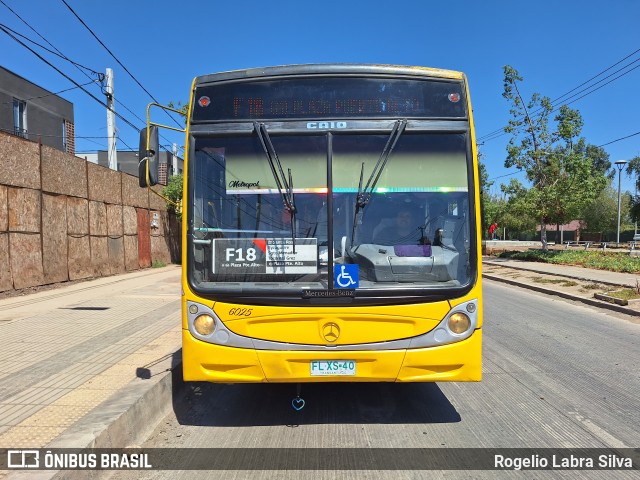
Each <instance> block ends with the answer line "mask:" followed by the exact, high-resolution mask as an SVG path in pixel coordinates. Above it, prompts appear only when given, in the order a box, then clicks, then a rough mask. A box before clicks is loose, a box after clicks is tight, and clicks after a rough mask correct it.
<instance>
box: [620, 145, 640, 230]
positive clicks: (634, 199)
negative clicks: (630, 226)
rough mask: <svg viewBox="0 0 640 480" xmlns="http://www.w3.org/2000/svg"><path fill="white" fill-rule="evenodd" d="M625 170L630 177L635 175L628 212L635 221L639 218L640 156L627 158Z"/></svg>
mask: <svg viewBox="0 0 640 480" xmlns="http://www.w3.org/2000/svg"><path fill="white" fill-rule="evenodd" d="M626 172H627V175H629V176H630V177H635V184H636V191H635V194H634V195H632V196H631V201H630V203H629V214H630V215H631V220H632V221H634V222H637V221H638V220H640V196H639V195H638V191H640V156H636V157H633V158H632V159H631V160H629V163H627V168H626ZM613 174H614V175H615V171H613Z"/></svg>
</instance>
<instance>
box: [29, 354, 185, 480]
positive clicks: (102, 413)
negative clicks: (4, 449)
mask: <svg viewBox="0 0 640 480" xmlns="http://www.w3.org/2000/svg"><path fill="white" fill-rule="evenodd" d="M158 366H160V367H166V368H164V370H162V371H161V372H160V373H157V374H155V375H152V376H151V378H148V377H147V376H146V375H145V374H144V373H145V372H143V374H142V375H140V376H139V378H137V379H136V380H133V381H132V382H131V383H129V384H128V385H127V386H126V387H124V388H123V389H121V390H119V391H118V392H116V393H114V394H113V395H112V396H111V397H109V398H108V399H107V400H105V401H104V402H103V403H101V404H100V405H98V406H97V407H96V408H94V409H93V410H92V411H90V412H89V413H88V414H87V415H85V416H84V417H83V418H81V419H80V420H79V421H78V422H77V423H75V424H74V425H72V426H71V427H70V428H69V429H67V430H66V431H65V432H64V433H62V434H61V435H60V436H59V437H58V438H56V439H55V440H54V441H53V442H51V443H50V444H49V445H47V447H46V448H47V449H56V448H69V449H74V450H83V449H92V448H114V449H122V448H127V447H129V448H131V447H134V448H135V447H136V446H137V445H136V444H137V443H139V442H142V441H143V440H145V439H146V438H147V437H148V436H149V434H151V432H152V431H153V429H155V428H156V426H157V424H158V422H159V421H160V420H161V419H162V418H163V417H164V416H165V415H167V414H168V413H169V411H170V410H171V408H172V407H173V398H174V395H175V394H179V393H180V391H181V390H182V388H183V387H184V382H183V380H182V362H181V350H177V351H176V352H174V353H173V354H172V358H168V359H166V360H165V361H164V362H163V364H159V365H158ZM147 373H148V372H147ZM33 473H36V472H33ZM112 473H113V472H112V471H110V470H96V471H93V472H88V471H86V470H62V471H60V470H59V471H44V472H42V471H41V472H37V473H36V475H37V478H38V480H40V479H42V480H44V479H47V480H51V479H56V480H58V479H60V480H62V479H64V480H67V479H71V480H75V479H78V480H84V479H87V478H104V477H105V476H107V475H110V474H112ZM16 478H23V477H16ZM31 478H33V477H31Z"/></svg>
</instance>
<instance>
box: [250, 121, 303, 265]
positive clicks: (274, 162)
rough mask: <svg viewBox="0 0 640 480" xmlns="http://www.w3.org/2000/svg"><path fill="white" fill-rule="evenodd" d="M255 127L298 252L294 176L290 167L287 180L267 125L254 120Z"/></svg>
mask: <svg viewBox="0 0 640 480" xmlns="http://www.w3.org/2000/svg"><path fill="white" fill-rule="evenodd" d="M253 128H254V129H255V131H256V134H257V135H258V138H259V139H260V143H261V144H262V149H263V150H264V153H265V155H266V157H267V161H268V162H269V167H270V168H271V173H272V174H273V179H274V180H275V182H276V187H278V192H279V193H280V196H281V197H282V203H284V207H285V208H286V209H287V211H288V212H289V215H290V217H291V240H292V242H293V253H296V232H295V230H296V226H295V225H296V212H297V210H296V205H295V202H294V197H293V177H292V176H291V169H290V168H289V169H288V173H289V181H288V182H287V177H286V176H285V174H284V171H283V170H282V163H280V159H279V158H278V154H277V153H276V150H275V148H273V143H272V142H271V137H269V133H268V132H267V127H266V125H265V124H264V123H258V122H253ZM276 167H277V169H276Z"/></svg>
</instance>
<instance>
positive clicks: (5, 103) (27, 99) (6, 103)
mask: <svg viewBox="0 0 640 480" xmlns="http://www.w3.org/2000/svg"><path fill="white" fill-rule="evenodd" d="M0 25H2V24H0ZM92 83H95V80H92V81H90V82H87V83H83V84H81V85H80V86H81V87H85V86H87V85H91V84H92ZM76 88H80V87H69V88H65V89H64V90H60V91H59V92H54V93H47V94H46V95H40V96H39V97H31V98H25V99H23V100H22V101H24V102H28V101H29V100H38V99H40V98H45V97H50V96H52V95H58V94H60V93H64V92H68V91H70V90H75V89H76ZM10 103H13V102H2V104H3V105H8V104H10Z"/></svg>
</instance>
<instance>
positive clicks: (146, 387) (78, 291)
mask: <svg viewBox="0 0 640 480" xmlns="http://www.w3.org/2000/svg"><path fill="white" fill-rule="evenodd" d="M180 335H181V328H180V267H179V266H176V265H171V266H168V267H164V268H159V269H146V270H141V271H136V272H133V273H128V274H124V275H118V276H112V277H105V278H100V279H97V280H91V281H87V282H81V283H78V284H75V285H70V286H66V287H62V288H57V289H53V290H47V291H42V292H39V293H35V294H30V295H25V296H17V297H10V298H5V299H0V348H1V350H0V448H14V449H15V448H43V447H50V448H52V447H75V448H79V447H87V446H100V447H109V446H113V447H125V446H127V445H124V444H122V443H119V442H124V441H125V439H129V440H130V441H137V437H139V438H142V436H143V435H144V434H145V432H144V426H145V420H146V419H147V420H148V419H149V418H151V415H160V414H162V413H163V411H162V409H167V411H168V409H169V408H171V383H170V382H171V372H170V370H171V368H172V366H174V365H175V364H177V363H178V362H179V349H180V341H181V337H180ZM159 389H161V390H159ZM167 390H168V396H167V395H159V394H158V393H159V392H160V391H164V393H167ZM167 399H168V401H167ZM140 402H142V403H140ZM136 404H137V406H135V405H136ZM132 406H134V407H135V408H133V409H132V408H131V407H132ZM131 412H133V414H134V415H136V416H137V417H138V418H137V419H136V421H135V422H132V419H131V418H126V416H127V415H129V417H130V416H131V415H132V413H131ZM141 412H142V413H141ZM123 414H124V415H123ZM121 418H124V421H120V422H118V421H116V420H118V419H121ZM149 423H151V422H149V421H147V422H146V424H147V425H148V424H149ZM148 426H153V425H148ZM114 429H115V430H114ZM122 429H124V431H123V430H122ZM0 476H1V472H0Z"/></svg>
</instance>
